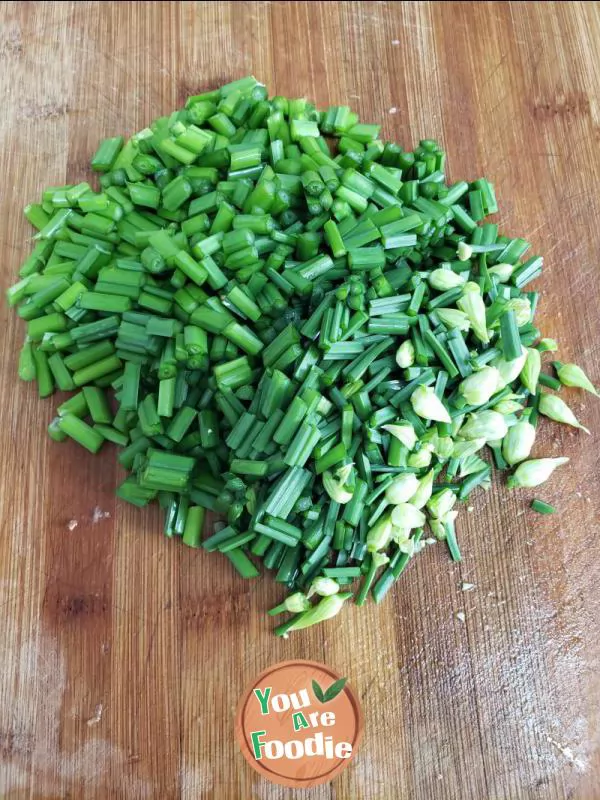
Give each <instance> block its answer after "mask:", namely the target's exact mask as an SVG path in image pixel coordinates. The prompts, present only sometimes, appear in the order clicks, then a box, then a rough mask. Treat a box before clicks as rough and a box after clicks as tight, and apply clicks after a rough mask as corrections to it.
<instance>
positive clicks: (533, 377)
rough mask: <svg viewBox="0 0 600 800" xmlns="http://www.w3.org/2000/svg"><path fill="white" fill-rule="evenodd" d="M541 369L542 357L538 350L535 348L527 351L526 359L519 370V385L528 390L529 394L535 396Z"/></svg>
mask: <svg viewBox="0 0 600 800" xmlns="http://www.w3.org/2000/svg"><path fill="white" fill-rule="evenodd" d="M541 368H542V356H541V354H540V351H539V350H536V349H535V347H529V348H528V349H527V358H526V359H525V364H524V365H523V369H522V370H521V383H522V384H523V386H524V387H525V388H526V389H529V391H530V392H531V394H535V392H536V389H537V384H538V379H539V377H540V370H541Z"/></svg>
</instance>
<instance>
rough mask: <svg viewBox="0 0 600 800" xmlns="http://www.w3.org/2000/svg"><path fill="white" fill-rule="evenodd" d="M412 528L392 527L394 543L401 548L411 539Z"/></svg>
mask: <svg viewBox="0 0 600 800" xmlns="http://www.w3.org/2000/svg"><path fill="white" fill-rule="evenodd" d="M410 531H411V528H404V527H398V526H397V525H394V526H392V541H393V542H396V544H397V545H398V546H399V547H400V546H402V545H403V544H404V543H405V542H407V541H408V540H409V539H410Z"/></svg>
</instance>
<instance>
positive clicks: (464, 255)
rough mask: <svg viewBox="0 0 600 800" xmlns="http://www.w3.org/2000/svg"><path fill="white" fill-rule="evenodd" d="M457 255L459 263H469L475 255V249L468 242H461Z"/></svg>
mask: <svg viewBox="0 0 600 800" xmlns="http://www.w3.org/2000/svg"><path fill="white" fill-rule="evenodd" d="M456 254H457V256H458V260H459V261H468V260H469V259H470V258H471V256H472V255H473V248H472V247H471V245H470V244H467V243H466V242H459V243H458V247H457V248H456Z"/></svg>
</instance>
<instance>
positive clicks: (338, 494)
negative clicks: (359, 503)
mask: <svg viewBox="0 0 600 800" xmlns="http://www.w3.org/2000/svg"><path fill="white" fill-rule="evenodd" d="M323 488H324V489H325V491H326V492H327V494H328V495H329V497H331V499H332V500H335V502H336V503H340V504H342V505H345V504H346V503H349V502H350V500H352V495H353V492H350V491H349V490H348V489H347V488H346V486H345V485H344V482H343V481H340V480H337V478H336V477H335V476H334V475H333V473H331V472H329V470H325V472H324V473H323Z"/></svg>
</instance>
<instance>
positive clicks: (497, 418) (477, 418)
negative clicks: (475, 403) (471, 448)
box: [460, 410, 508, 442]
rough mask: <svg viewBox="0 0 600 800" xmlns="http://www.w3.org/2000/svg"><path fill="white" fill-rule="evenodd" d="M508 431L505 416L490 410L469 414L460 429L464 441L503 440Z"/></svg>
mask: <svg viewBox="0 0 600 800" xmlns="http://www.w3.org/2000/svg"><path fill="white" fill-rule="evenodd" d="M507 431H508V425H507V424H506V420H505V418H504V417H503V415H502V414H499V413H498V412H497V411H491V410H490V411H479V412H478V413H476V414H469V416H468V418H467V421H466V422H465V424H464V425H463V426H462V428H461V429H460V435H461V436H462V437H463V438H464V439H485V440H486V442H493V441H494V439H503V438H504V437H505V436H506V432H507Z"/></svg>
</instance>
